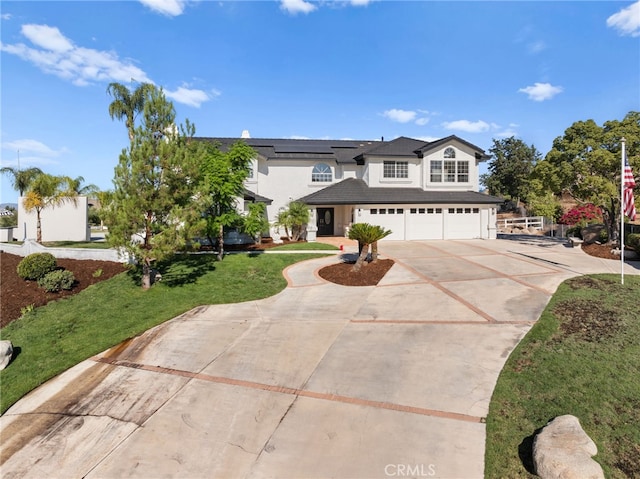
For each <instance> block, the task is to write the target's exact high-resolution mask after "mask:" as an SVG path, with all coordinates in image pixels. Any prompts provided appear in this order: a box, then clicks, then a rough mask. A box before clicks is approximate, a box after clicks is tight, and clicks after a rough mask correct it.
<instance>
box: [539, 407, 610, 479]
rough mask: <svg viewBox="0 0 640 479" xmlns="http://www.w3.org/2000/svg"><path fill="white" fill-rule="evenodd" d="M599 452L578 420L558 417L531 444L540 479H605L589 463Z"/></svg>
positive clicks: (595, 465) (592, 463)
mask: <svg viewBox="0 0 640 479" xmlns="http://www.w3.org/2000/svg"><path fill="white" fill-rule="evenodd" d="M597 453H598V448H597V447H596V445H595V443H594V442H593V441H592V440H591V438H590V437H589V436H588V435H587V434H586V433H585V432H584V430H583V429H582V427H581V426H580V421H579V420H578V418H577V417H575V416H572V415H570V414H567V415H564V416H558V417H557V418H555V419H554V420H553V421H551V422H549V424H547V425H546V426H545V427H544V428H543V429H542V431H541V432H540V433H539V434H538V435H537V436H536V437H535V439H534V441H533V464H534V467H535V470H536V474H537V475H538V476H540V477H541V478H542V479H604V473H603V471H602V467H601V466H600V464H598V463H597V462H596V461H594V460H593V459H591V456H595V455H596V454H597Z"/></svg>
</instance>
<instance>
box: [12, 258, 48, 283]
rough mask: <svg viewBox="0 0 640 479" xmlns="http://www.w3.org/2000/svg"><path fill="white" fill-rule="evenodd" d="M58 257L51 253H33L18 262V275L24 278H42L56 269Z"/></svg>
mask: <svg viewBox="0 0 640 479" xmlns="http://www.w3.org/2000/svg"><path fill="white" fill-rule="evenodd" d="M56 266H57V263H56V258H55V256H53V255H52V254H50V253H33V254H30V255H29V256H26V257H25V258H24V259H23V260H22V261H20V263H18V270H17V271H18V276H20V277H21V278H22V279H40V278H42V277H43V276H44V275H45V274H47V273H48V272H49V271H53V270H54V269H56Z"/></svg>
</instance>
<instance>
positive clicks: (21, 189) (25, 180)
mask: <svg viewBox="0 0 640 479" xmlns="http://www.w3.org/2000/svg"><path fill="white" fill-rule="evenodd" d="M0 173H2V174H4V175H11V176H12V177H13V178H12V180H11V184H12V186H13V188H14V189H15V190H16V191H17V192H18V193H20V196H24V193H25V191H27V190H28V189H29V186H31V183H33V181H34V180H35V179H36V178H37V177H38V175H41V174H42V170H41V169H40V168H26V169H24V170H21V169H19V168H11V167H10V166H5V167H4V168H0Z"/></svg>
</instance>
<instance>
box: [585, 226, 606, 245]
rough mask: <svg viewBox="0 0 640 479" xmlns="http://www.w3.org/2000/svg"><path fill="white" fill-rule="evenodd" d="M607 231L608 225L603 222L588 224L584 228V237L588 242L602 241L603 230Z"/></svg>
mask: <svg viewBox="0 0 640 479" xmlns="http://www.w3.org/2000/svg"><path fill="white" fill-rule="evenodd" d="M603 230H604V231H606V230H607V229H606V227H605V226H604V225H601V224H593V225H587V226H585V227H584V228H582V232H581V234H582V239H583V240H584V242H585V243H586V244H593V243H595V242H596V241H600V234H601V231H603Z"/></svg>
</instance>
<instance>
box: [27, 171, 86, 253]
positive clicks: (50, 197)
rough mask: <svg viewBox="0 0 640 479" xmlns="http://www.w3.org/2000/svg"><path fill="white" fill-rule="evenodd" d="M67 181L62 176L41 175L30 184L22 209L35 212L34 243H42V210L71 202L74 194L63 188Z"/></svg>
mask: <svg viewBox="0 0 640 479" xmlns="http://www.w3.org/2000/svg"><path fill="white" fill-rule="evenodd" d="M65 183H67V179H66V178H65V177H63V176H53V175H48V174H45V173H43V174H41V175H38V176H37V177H36V179H35V180H34V181H33V182H32V183H31V187H30V189H29V191H27V195H26V196H25V198H24V200H23V204H24V209H25V210H26V211H27V212H30V211H33V210H35V211H36V219H37V223H36V232H37V233H36V241H37V242H38V243H41V242H42V223H41V221H40V217H41V213H42V210H44V209H45V208H47V207H48V206H51V207H52V208H53V207H55V206H58V205H59V204H61V203H64V202H65V201H73V200H74V197H75V196H76V195H75V193H74V192H72V191H69V190H68V189H67V188H65V186H66V185H65Z"/></svg>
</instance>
